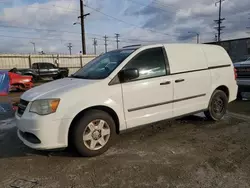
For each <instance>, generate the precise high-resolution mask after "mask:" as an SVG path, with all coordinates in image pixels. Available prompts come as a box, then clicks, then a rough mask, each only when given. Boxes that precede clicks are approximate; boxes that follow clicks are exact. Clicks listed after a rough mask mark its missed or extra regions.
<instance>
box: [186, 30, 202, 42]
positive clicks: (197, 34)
mask: <svg viewBox="0 0 250 188" xmlns="http://www.w3.org/2000/svg"><path fill="white" fill-rule="evenodd" d="M188 33H190V34H192V33H193V34H196V37H197V44H199V43H200V33H197V32H192V31H189V32H188Z"/></svg>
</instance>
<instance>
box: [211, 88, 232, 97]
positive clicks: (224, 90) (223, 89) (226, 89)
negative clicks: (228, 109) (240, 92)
mask: <svg viewBox="0 0 250 188" xmlns="http://www.w3.org/2000/svg"><path fill="white" fill-rule="evenodd" d="M216 90H221V91H223V92H224V93H225V94H226V95H227V98H228V99H229V97H230V93H229V89H228V87H227V86H225V85H221V86H219V87H217V88H216V89H215V90H214V91H216Z"/></svg>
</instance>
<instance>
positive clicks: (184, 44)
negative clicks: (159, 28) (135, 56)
mask: <svg viewBox="0 0 250 188" xmlns="http://www.w3.org/2000/svg"><path fill="white" fill-rule="evenodd" d="M162 45H163V46H172V45H173V46H177V45H178V46H180V47H181V46H187V45H188V46H190V47H195V46H203V47H206V46H210V47H211V46H213V47H217V48H222V47H221V46H218V45H215V44H191V43H163V44H150V45H142V44H136V45H129V46H124V47H123V48H122V49H139V48H143V47H146V48H149V47H151V48H154V47H159V46H162Z"/></svg>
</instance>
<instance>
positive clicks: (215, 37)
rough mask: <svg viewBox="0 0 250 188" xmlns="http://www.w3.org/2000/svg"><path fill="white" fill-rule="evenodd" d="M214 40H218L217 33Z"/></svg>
mask: <svg viewBox="0 0 250 188" xmlns="http://www.w3.org/2000/svg"><path fill="white" fill-rule="evenodd" d="M214 41H215V42H217V41H218V36H217V34H215V35H214Z"/></svg>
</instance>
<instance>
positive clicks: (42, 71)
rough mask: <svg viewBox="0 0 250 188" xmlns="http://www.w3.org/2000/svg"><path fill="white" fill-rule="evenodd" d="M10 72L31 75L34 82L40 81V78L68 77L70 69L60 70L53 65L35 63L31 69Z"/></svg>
mask: <svg viewBox="0 0 250 188" xmlns="http://www.w3.org/2000/svg"><path fill="white" fill-rule="evenodd" d="M10 72H14V73H18V74H22V75H30V76H33V79H34V80H38V79H40V78H53V79H60V78H64V77H68V74H69V69H68V68H59V67H57V66H55V65H54V64H52V63H45V62H41V63H34V64H32V67H31V68H30V69H16V68H14V69H12V70H10Z"/></svg>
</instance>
